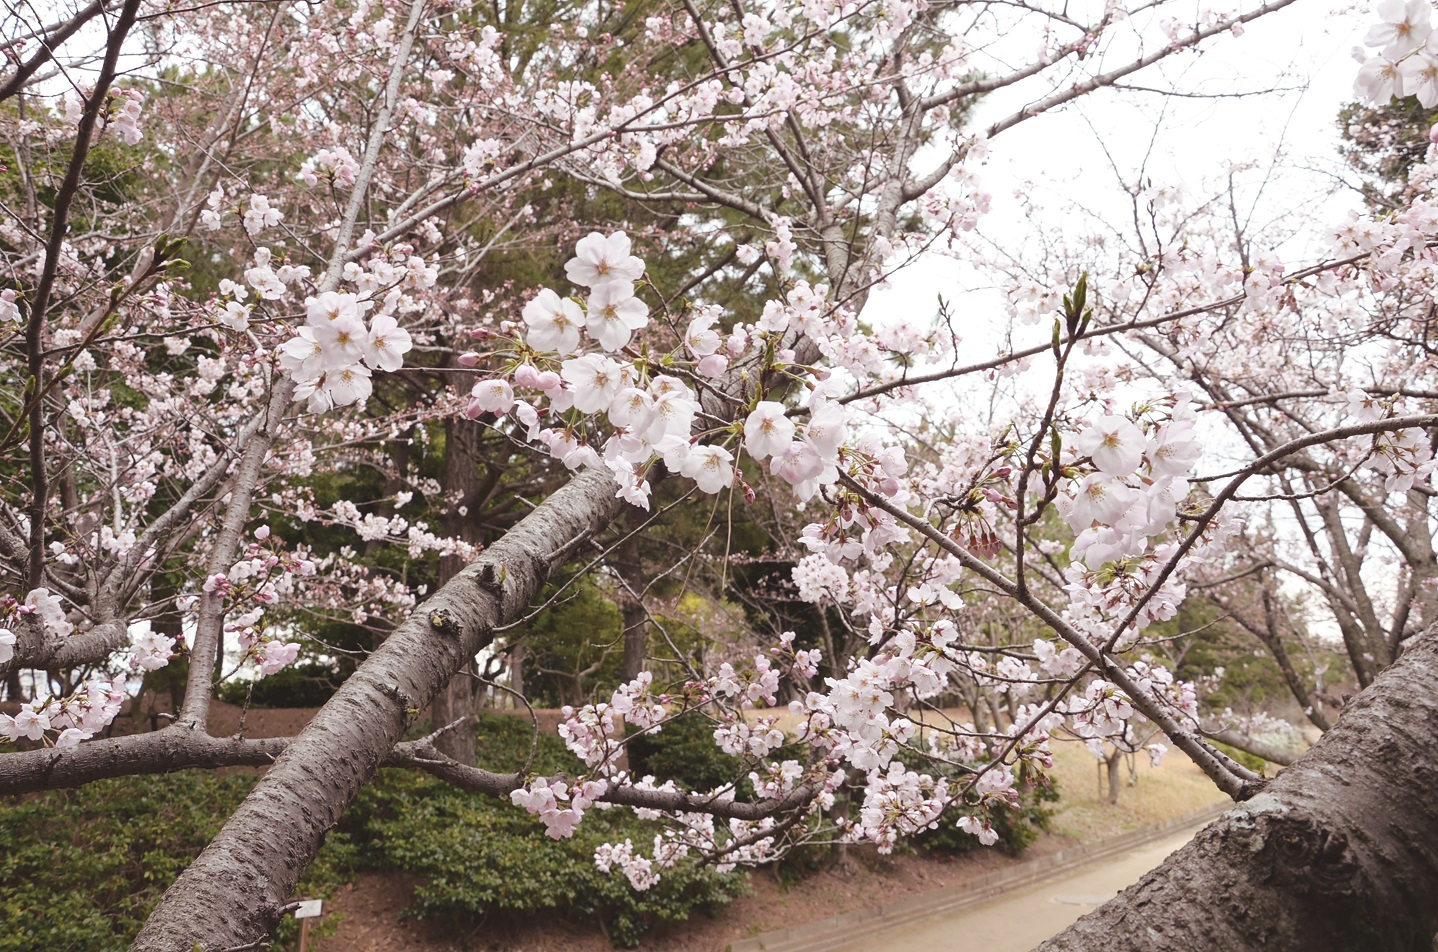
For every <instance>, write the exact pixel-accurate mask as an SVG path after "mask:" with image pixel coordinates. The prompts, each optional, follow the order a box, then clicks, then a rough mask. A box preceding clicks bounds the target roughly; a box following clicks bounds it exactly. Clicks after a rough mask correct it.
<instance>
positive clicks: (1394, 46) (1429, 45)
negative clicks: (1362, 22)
mask: <svg viewBox="0 0 1438 952" xmlns="http://www.w3.org/2000/svg"><path fill="white" fill-rule="evenodd" d="M1432 15H1433V8H1432V5H1431V4H1430V3H1429V2H1428V0H1381V2H1380V3H1379V4H1378V16H1379V22H1378V23H1376V24H1374V25H1373V26H1372V27H1370V28H1369V30H1368V34H1367V35H1366V36H1365V37H1364V38H1363V42H1364V44H1365V45H1367V46H1369V47H1372V48H1374V49H1377V50H1379V52H1378V53H1377V54H1376V55H1373V56H1364V55H1363V54H1362V53H1359V52H1357V51H1355V53H1356V56H1357V58H1358V59H1359V62H1361V63H1362V64H1363V65H1362V66H1361V67H1360V68H1359V70H1358V78H1357V79H1356V80H1355V81H1354V84H1353V88H1354V91H1355V92H1357V93H1358V95H1359V96H1360V97H1362V98H1363V99H1366V100H1368V101H1369V102H1372V103H1376V104H1379V105H1381V104H1383V103H1386V102H1388V101H1389V100H1390V99H1393V98H1395V97H1397V98H1402V97H1403V96H1417V97H1418V101H1419V102H1420V103H1422V104H1423V105H1424V106H1426V107H1428V108H1430V109H1431V108H1432V107H1433V106H1438V38H1435V35H1434V32H1433V26H1432V23H1431V22H1430V21H1431V19H1432Z"/></svg>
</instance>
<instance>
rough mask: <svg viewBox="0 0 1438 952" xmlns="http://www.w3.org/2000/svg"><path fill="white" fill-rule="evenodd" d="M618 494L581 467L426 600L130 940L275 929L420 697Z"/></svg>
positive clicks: (165, 943)
mask: <svg viewBox="0 0 1438 952" xmlns="http://www.w3.org/2000/svg"><path fill="white" fill-rule="evenodd" d="M619 505H620V503H619V501H618V500H617V499H616V498H615V486H614V483H613V481H612V480H611V479H610V478H609V474H608V473H607V472H606V471H602V470H601V471H589V472H586V473H583V474H581V475H579V476H578V477H576V478H575V479H574V480H572V481H571V482H570V483H568V484H567V485H566V486H565V487H564V488H562V489H560V490H559V491H558V492H556V493H554V494H553V495H552V496H550V497H549V498H548V499H546V500H545V501H544V502H543V503H542V504H540V505H539V506H538V507H537V508H536V509H535V510H534V511H533V512H531V513H530V514H529V515H528V516H526V517H525V518H524V519H523V520H522V521H520V522H519V524H517V525H516V526H515V527H514V528H513V529H512V530H510V532H508V533H507V534H506V535H505V536H504V538H502V539H500V540H499V541H498V542H496V543H495V544H494V545H493V546H492V547H490V549H489V550H488V551H486V552H485V553H484V554H483V555H482V556H480V558H478V559H477V560H475V562H473V563H472V564H470V565H469V566H468V567H467V568H465V569H464V570H463V571H462V572H460V573H459V574H458V575H456V576H455V577H454V578H453V579H452V580H451V581H450V582H449V583H448V584H446V585H445V586H443V587H442V588H441V589H440V590H439V591H438V592H436V593H435V595H434V597H433V598H431V599H429V600H428V601H427V602H425V603H424V604H423V605H422V606H420V608H419V609H418V610H417V611H416V612H415V613H414V614H413V615H411V616H410V617H409V618H408V619H407V620H406V621H405V622H404V623H403V624H402V625H400V626H399V628H397V629H396V630H395V632H394V633H393V634H392V635H390V637H389V638H388V639H387V640H386V641H385V642H384V644H383V645H381V646H380V648H379V650H377V651H376V652H375V653H374V654H372V655H371V656H370V657H369V658H368V659H367V660H366V661H365V662H364V664H362V665H361V666H360V667H359V669H358V670H357V671H356V672H355V673H354V674H353V675H352V676H351V677H350V678H349V680H347V681H346V682H345V683H344V685H343V686H342V687H341V688H340V690H339V691H337V692H336V693H335V695H334V697H332V698H331V699H330V701H329V702H328V703H326V704H325V706H324V707H323V708H321V709H320V712H319V714H317V715H316V716H315V719H314V720H313V721H311V722H310V724H309V726H307V727H306V728H305V729H304V730H303V731H302V732H301V733H300V734H299V735H298V736H297V737H296V738H295V740H294V742H293V743H291V744H290V745H289V747H288V748H287V749H286V750H285V752H284V753H283V754H282V755H281V756H280V757H279V759H278V760H277V761H276V762H275V765H274V767H272V768H271V769H270V770H269V771H268V772H267V773H266V774H265V776H264V778H263V779H262V780H261V781H260V782H259V783H258V784H257V785H256V786H255V788H254V790H253V791H252V792H251V793H250V795H249V796H248V797H246V798H245V800H244V802H243V803H241V804H240V807H239V809H237V810H236V811H235V813H234V815H233V816H231V817H230V819H229V821H228V822H227V823H226V824H225V826H224V828H223V829H222V830H221V831H220V832H219V834H218V835H217V836H216V837H215V839H214V840H213V841H211V843H210V845H209V846H207V847H206V848H205V851H204V852H203V853H201V854H200V856H199V858H197V859H196V860H195V862H194V863H192V864H191V865H190V867H189V868H188V869H186V870H185V871H184V872H183V873H182V874H180V877H179V878H178V879H177V880H176V881H175V882H174V883H173V884H172V885H171V886H170V888H169V889H168V890H166V892H165V895H164V896H163V897H162V898H161V900H160V902H159V904H158V905H157V906H156V907H155V910H154V911H153V912H152V913H151V915H150V918H149V921H147V922H146V923H145V927H144V929H142V930H141V932H140V934H139V936H138V937H137V938H136V939H135V942H134V944H133V945H132V946H131V949H133V950H144V952H160V950H164V952H194V950H195V949H196V948H199V949H204V950H208V952H218V950H221V949H229V948H234V947H237V946H245V945H247V944H249V943H253V942H255V941H256V940H258V939H260V938H262V937H263V936H265V935H266V934H268V933H269V932H270V931H272V930H273V929H274V927H275V925H276V924H277V922H278V920H279V915H280V909H281V907H282V906H283V905H284V903H285V901H286V900H287V899H289V897H290V894H291V892H292V891H293V890H294V888H295V884H296V883H297V882H298V881H299V878H300V876H301V874H302V873H303V872H304V870H305V868H306V867H308V866H309V864H310V862H311V861H312V860H313V859H314V857H315V854H316V853H317V852H319V849H320V846H321V845H322V844H323V843H324V838H325V835H326V834H327V833H328V832H329V831H330V829H332V828H333V827H334V825H335V824H336V823H338V822H339V818H340V816H341V814H342V813H343V812H344V810H345V808H346V807H347V806H348V805H349V803H350V801H351V800H353V799H354V796H355V794H357V793H358V792H359V790H360V788H361V787H363V786H364V784H366V783H367V782H368V781H369V780H370V778H371V777H372V776H373V775H374V772H375V770H376V769H377V768H378V767H379V765H380V763H381V762H382V761H383V760H384V759H385V757H386V755H387V754H388V753H389V752H390V749H391V748H392V747H394V745H395V743H396V742H397V741H398V740H399V739H400V738H401V737H402V736H403V734H404V731H405V730H406V728H408V727H409V726H410V724H411V723H412V721H413V719H414V718H415V717H416V716H417V715H418V713H419V710H420V709H422V708H423V707H425V706H426V705H427V704H429V703H430V701H431V700H432V699H433V698H434V696H435V694H436V693H437V692H438V691H439V690H440V688H441V687H442V686H443V685H444V684H445V683H446V682H447V681H448V680H449V679H450V678H451V677H452V676H453V675H454V674H455V672H457V671H458V670H459V669H460V668H461V667H462V666H463V665H464V664H465V663H466V662H467V661H468V660H469V659H470V658H472V657H473V656H474V654H475V653H476V652H477V651H479V649H480V648H482V647H483V646H485V645H486V644H488V643H489V642H490V640H491V638H492V637H493V635H492V632H493V629H494V627H495V626H497V625H501V624H504V623H505V622H507V621H509V620H511V619H513V618H515V617H517V616H518V615H519V614H520V613H522V612H523V611H524V610H525V608H526V607H527V606H528V605H529V603H530V600H531V599H533V598H534V597H535V596H536V595H537V594H538V593H539V590H540V588H541V587H542V586H543V584H544V582H545V581H546V580H547V579H548V577H549V574H550V572H551V570H552V569H553V568H554V565H553V564H552V562H554V561H556V560H562V559H563V558H565V557H567V556H568V555H569V554H570V553H571V552H572V551H573V550H574V548H575V541H576V540H578V539H581V538H583V537H586V536H588V535H590V534H592V533H594V532H596V531H598V530H599V529H601V528H603V527H604V526H605V525H607V524H608V523H609V522H610V521H612V520H613V519H614V517H615V516H616V515H617V511H618V508H619ZM550 553H554V554H555V556H554V557H552V556H551V555H550Z"/></svg>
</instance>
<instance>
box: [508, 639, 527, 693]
mask: <svg viewBox="0 0 1438 952" xmlns="http://www.w3.org/2000/svg"><path fill="white" fill-rule="evenodd" d="M524 655H525V650H524V645H523V644H517V645H515V646H514V647H513V648H511V649H510V650H509V689H510V690H511V691H513V692H514V694H515V695H517V696H512V697H511V698H510V701H509V704H508V705H505V706H508V707H514V708H517V707H519V698H521V697H524Z"/></svg>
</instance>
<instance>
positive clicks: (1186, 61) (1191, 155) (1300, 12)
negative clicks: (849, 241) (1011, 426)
mask: <svg viewBox="0 0 1438 952" xmlns="http://www.w3.org/2000/svg"><path fill="white" fill-rule="evenodd" d="M1371 19H1374V17H1373V16H1372V15H1371V14H1370V13H1369V8H1368V7H1367V6H1366V5H1363V4H1360V5H1359V6H1358V8H1356V9H1355V7H1354V5H1353V4H1352V3H1344V4H1339V3H1336V2H1335V0H1299V2H1297V3H1295V4H1293V5H1292V6H1290V7H1288V8H1286V9H1284V10H1282V11H1279V12H1278V13H1276V14H1272V15H1270V16H1268V17H1265V18H1263V19H1260V20H1258V21H1256V22H1254V23H1252V24H1249V25H1248V27H1247V29H1246V32H1245V33H1244V35H1243V36H1242V37H1238V38H1233V37H1227V36H1225V37H1222V38H1216V39H1214V40H1210V41H1209V43H1208V44H1207V46H1206V47H1205V48H1204V49H1203V51H1202V52H1200V53H1198V54H1187V53H1186V54H1179V55H1178V56H1176V57H1174V58H1173V59H1172V60H1171V61H1169V62H1167V63H1162V64H1159V65H1158V66H1156V67H1152V68H1150V69H1149V70H1148V71H1146V72H1143V73H1139V74H1137V75H1136V76H1134V77H1132V78H1131V80H1130V81H1131V82H1132V83H1133V84H1135V85H1143V86H1148V87H1153V88H1172V89H1179V90H1183V91H1185V92H1190V93H1193V92H1198V93H1205V94H1226V95H1225V98H1218V99H1207V98H1176V97H1165V96H1160V95H1155V94H1151V93H1149V94H1144V93H1137V92H1117V91H1113V90H1104V91H1099V92H1097V93H1094V94H1092V95H1090V96H1087V97H1083V98H1081V99H1079V100H1077V101H1075V102H1073V103H1071V104H1069V105H1067V106H1065V107H1062V108H1059V109H1056V110H1054V111H1052V112H1048V113H1045V114H1043V115H1040V116H1036V117H1034V118H1031V119H1028V120H1026V121H1025V122H1022V123H1020V124H1019V125H1017V126H1015V127H1013V128H1011V129H1009V130H1008V131H1006V132H1004V133H1002V134H1001V135H999V136H998V137H996V138H995V139H994V140H993V143H992V146H991V149H992V152H991V157H990V159H989V162H988V164H987V166H986V167H985V168H984V169H983V172H982V178H983V183H984V186H985V188H986V190H987V191H989V192H990V193H991V194H992V195H993V206H992V210H991V211H990V213H989V214H988V215H987V216H985V217H984V219H983V220H982V221H981V222H980V224H979V231H980V232H981V233H982V234H983V235H984V236H986V237H988V238H990V239H992V240H993V241H994V242H995V243H996V244H998V245H999V246H1001V247H1005V248H1017V247H1018V246H1019V245H1021V244H1022V243H1023V240H1024V238H1025V237H1026V236H1027V235H1028V234H1029V233H1030V229H1032V228H1033V227H1034V224H1035V223H1034V222H1031V221H1030V220H1029V218H1028V217H1027V216H1026V214H1024V213H1023V211H1022V210H1021V205H1020V203H1019V201H1018V199H1017V198H1016V197H1015V193H1016V192H1024V193H1027V194H1028V195H1030V196H1031V197H1035V198H1037V199H1038V200H1039V201H1041V202H1042V203H1043V204H1045V205H1047V206H1049V208H1050V210H1051V211H1050V215H1049V216H1047V217H1046V218H1045V219H1043V220H1041V221H1040V222H1038V225H1039V226H1040V227H1043V228H1048V229H1053V228H1069V229H1070V230H1074V229H1087V228H1090V227H1091V221H1092V220H1090V221H1075V220H1074V218H1073V216H1072V213H1071V212H1070V213H1069V214H1067V215H1065V214H1063V207H1064V206H1066V205H1067V204H1068V203H1069V202H1071V201H1081V202H1082V203H1083V204H1084V205H1086V206H1088V207H1089V208H1091V209H1092V210H1093V211H1094V212H1095V213H1096V214H1097V215H1098V216H1100V217H1102V218H1104V219H1106V220H1125V219H1127V218H1128V217H1129V214H1130V212H1129V206H1128V204H1127V201H1126V198H1125V196H1124V195H1123V194H1122V192H1120V191H1119V182H1118V178H1117V176H1116V174H1115V172H1114V165H1115V164H1117V165H1118V166H1119V168H1121V169H1123V171H1124V175H1125V178H1126V179H1127V181H1130V182H1133V181H1136V180H1137V179H1138V171H1139V169H1140V168H1142V169H1143V170H1144V173H1145V177H1146V178H1148V179H1151V180H1152V181H1153V182H1154V183H1155V184H1165V185H1180V186H1182V187H1183V188H1184V189H1185V190H1186V191H1188V192H1190V193H1195V194H1205V193H1208V192H1211V191H1213V190H1214V189H1213V188H1212V186H1214V184H1215V183H1217V182H1219V181H1221V180H1222V179H1223V177H1224V176H1225V175H1226V170H1227V168H1228V167H1229V166H1230V164H1232V163H1235V162H1243V161H1247V160H1252V161H1254V162H1257V163H1259V164H1260V166H1263V167H1265V168H1266V167H1271V166H1272V165H1273V162H1274V158H1275V156H1276V155H1277V154H1278V150H1279V148H1280V147H1281V148H1282V150H1283V162H1282V165H1281V166H1280V167H1279V168H1278V169H1277V170H1276V171H1275V174H1274V175H1273V177H1272V179H1271V182H1270V183H1269V184H1268V185H1267V186H1265V188H1264V190H1263V193H1262V197H1261V199H1260V203H1259V207H1258V210H1257V214H1256V216H1255V218H1256V220H1259V221H1261V220H1263V219H1265V218H1266V216H1268V215H1271V214H1273V213H1274V211H1276V210H1287V209H1288V208H1290V207H1293V206H1297V205H1300V204H1302V203H1305V202H1310V201H1312V200H1313V197H1314V195H1315V194H1318V193H1320V192H1325V191H1327V189H1328V188H1330V187H1331V185H1332V179H1331V178H1326V177H1324V176H1323V175H1321V174H1317V173H1315V172H1314V171H1306V169H1307V168H1309V167H1311V168H1315V169H1330V170H1331V169H1334V168H1337V166H1338V164H1339V163H1338V158H1337V144H1338V133H1337V125H1336V120H1337V115H1338V110H1339V109H1340V108H1341V107H1342V105H1343V104H1345V103H1347V102H1349V101H1351V100H1352V99H1353V98H1354V96H1353V92H1352V90H1353V79H1354V76H1355V75H1356V73H1357V67H1358V64H1357V63H1356V62H1355V61H1354V60H1353V59H1352V57H1351V55H1350V50H1351V49H1352V48H1353V47H1354V46H1356V45H1358V44H1359V43H1360V41H1361V38H1362V36H1363V33H1364V32H1365V31H1366V30H1367V27H1368V24H1369V22H1370V20H1371ZM1278 88H1286V89H1288V90H1289V91H1287V92H1277V93H1273V94H1268V95H1254V96H1248V97H1233V96H1232V94H1233V93H1238V92H1255V91H1263V90H1269V89H1278ZM1044 91H1046V90H1044V89H1040V88H1035V87H1034V86H1024V87H1015V88H1013V89H1008V90H1002V91H1000V92H998V93H995V94H992V95H991V96H989V97H988V98H986V99H985V100H983V101H982V102H981V103H980V105H979V108H978V110H977V113H976V115H975V117H974V122H973V126H974V127H975V128H977V127H980V126H982V125H984V124H987V123H989V122H992V121H994V120H995V119H998V118H1001V117H1003V116H1006V115H1008V114H1010V113H1012V112H1014V111H1015V110H1016V109H1018V108H1019V107H1021V106H1022V105H1024V104H1025V102H1027V101H1029V100H1031V99H1033V98H1036V96H1038V95H1042V93H1043V92H1044ZM1100 138H1101V140H1102V145H1100ZM1105 150H1107V153H1108V155H1105ZM1109 156H1111V157H1112V160H1113V161H1112V162H1111V161H1110V158H1109ZM921 164H922V163H921ZM1250 179H1251V180H1252V181H1254V182H1256V181H1257V173H1255V174H1253V175H1251V176H1250ZM1357 204H1358V203H1357V199H1356V197H1355V196H1352V195H1340V196H1334V197H1333V198H1331V199H1330V200H1328V201H1327V202H1326V203H1325V204H1324V205H1323V207H1321V208H1319V209H1315V221H1316V224H1315V228H1314V229H1313V230H1312V232H1311V234H1312V235H1313V239H1314V240H1313V241H1312V242H1311V243H1310V244H1309V245H1308V246H1307V247H1297V246H1292V245H1290V246H1289V247H1287V248H1284V249H1283V252H1284V255H1283V256H1284V258H1285V259H1286V260H1289V259H1291V260H1292V261H1294V262H1297V261H1300V260H1305V259H1307V258H1309V257H1313V256H1321V255H1322V253H1323V250H1324V249H1323V246H1322V243H1321V240H1322V236H1321V232H1320V229H1319V228H1318V227H1317V224H1322V225H1327V224H1336V223H1337V222H1338V221H1341V220H1342V218H1343V215H1344V213H1345V211H1346V209H1347V208H1349V207H1352V206H1356V205H1357ZM965 283H968V284H970V285H972V283H973V278H971V277H970V278H968V279H967V280H966V279H965V277H964V269H962V268H961V267H959V266H958V265H957V264H956V263H955V262H954V261H953V260H952V259H947V258H944V257H942V256H939V255H929V256H927V257H925V258H924V259H922V260H920V261H919V262H917V263H915V264H914V265H912V266H910V267H909V268H908V269H906V270H905V271H903V272H901V273H900V274H899V275H897V276H896V277H895V278H894V279H893V281H892V286H891V287H890V288H887V289H884V290H882V291H880V292H879V293H877V294H876V295H875V296H874V300H872V301H871V303H870V305H869V309H868V311H867V313H866V317H870V318H871V319H877V320H880V321H882V319H883V318H882V315H884V314H887V313H892V314H900V315H908V316H911V317H912V316H919V315H922V316H924V317H927V316H928V315H929V314H931V313H932V312H933V306H934V301H935V297H936V295H937V294H939V293H941V292H942V293H943V294H944V296H945V297H947V298H950V299H952V300H962V301H963V302H964V307H963V308H962V309H961V311H968V312H969V313H970V314H972V315H973V317H974V318H975V319H976V320H975V324H976V325H979V324H980V322H981V324H982V325H988V326H991V327H994V328H995V329H998V325H1000V324H1001V318H1002V313H1003V312H1002V305H1001V303H1000V302H999V300H998V299H997V298H996V297H995V296H994V295H993V294H991V293H990V294H978V295H975V294H973V293H967V294H964V293H961V291H963V290H964V289H963V288H962V287H961V286H962V285H963V284H965ZM971 330H979V326H971ZM1035 333H1036V334H1038V335H1040V337H1046V336H1047V335H1048V333H1049V328H1047V327H1042V328H1038V329H1037V330H1036V331H1035ZM994 340H995V341H996V340H997V338H994ZM975 343H978V342H977V341H975Z"/></svg>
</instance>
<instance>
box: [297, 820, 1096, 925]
mask: <svg viewBox="0 0 1438 952" xmlns="http://www.w3.org/2000/svg"><path fill="white" fill-rule="evenodd" d="M1073 843H1074V841H1073V840H1071V839H1068V838H1067V837H1062V836H1057V835H1054V834H1044V835H1042V836H1041V837H1040V838H1039V841H1038V842H1037V843H1035V844H1034V845H1033V846H1031V847H1029V849H1028V850H1027V851H1026V852H1025V853H1024V854H1023V856H1022V857H1021V858H1014V857H1011V856H1007V855H1005V854H1003V853H1001V852H999V851H997V850H975V851H973V852H971V853H967V854H965V855H963V856H960V857H958V858H956V859H935V858H931V857H926V856H917V855H893V856H879V855H877V854H876V853H873V852H869V851H853V852H851V855H852V856H854V862H852V863H851V864H850V869H849V871H848V872H840V871H835V870H831V871H827V872H821V873H817V874H815V875H813V876H810V877H809V878H807V879H805V880H802V881H800V882H798V883H796V884H793V885H791V886H788V887H785V886H783V885H781V884H780V882H779V881H778V878H777V877H776V876H775V875H774V874H773V873H772V872H771V871H769V870H755V871H752V872H751V873H750V874H749V884H750V893H751V894H750V895H749V896H746V897H744V898H742V899H736V900H735V901H733V902H731V903H729V905H727V906H725V907H723V908H722V909H720V911H719V913H718V915H717V916H716V917H715V918H713V919H709V918H705V917H703V916H700V917H698V918H695V919H691V920H690V921H688V922H685V923H683V924H680V925H676V926H673V927H669V928H664V929H658V930H655V931H654V932H652V933H650V934H649V935H647V936H645V938H644V941H643V943H642V945H641V948H646V949H663V950H665V952H716V950H718V949H723V948H724V947H725V946H727V945H729V944H730V943H732V942H736V941H738V940H740V939H745V938H748V937H750V936H754V935H758V934H760V933H763V932H768V931H770V930H773V929H782V928H785V927H787V926H792V925H797V924H799V923H804V922H812V921H815V920H818V919H825V918H828V917H830V916H836V915H840V914H842V913H845V912H850V911H853V910H857V909H867V908H870V907H872V906H876V905H879V904H881V903H882V902H883V901H884V899H885V898H886V897H892V896H905V895H911V894H913V893H919V892H926V891H928V890H931V889H941V888H945V887H951V886H958V885H962V884H963V883H965V882H967V881H970V880H972V879H975V878H977V877H980V876H984V875H987V874H989V873H992V872H994V871H995V870H998V869H1001V868H1003V867H1004V866H1008V865H1010V864H1012V863H1015V862H1020V861H1022V859H1032V858H1034V857H1036V856H1045V855H1047V854H1049V853H1052V852H1054V851H1056V850H1060V849H1063V848H1064V847H1065V846H1071V845H1073ZM414 886H415V879H414V878H412V877H404V876H384V875H377V874H363V875H361V876H360V877H359V880H358V881H357V882H356V883H353V884H351V885H350V886H348V887H345V888H343V889H342V890H341V891H340V892H339V893H338V894H337V895H335V896H334V897H333V898H332V899H331V900H330V901H329V902H327V903H326V904H325V914H326V917H329V916H336V915H338V916H341V917H343V918H342V919H340V921H339V924H338V930H337V932H336V933H335V935H333V936H330V937H328V938H325V939H320V940H317V941H315V942H314V943H313V944H312V948H313V949H314V950H315V952H491V950H493V952H499V950H504V952H612V950H613V948H614V947H613V946H612V945H611V944H610V942H609V940H608V939H607V938H606V937H605V936H604V934H603V932H601V931H600V929H599V928H598V927H597V925H595V924H593V923H585V922H568V921H565V920H563V919H561V918H558V917H556V918H555V919H554V920H551V921H544V922H529V923H522V924H519V923H513V922H501V921H494V922H483V923H479V924H478V925H473V924H471V925H467V926H455V925H454V924H452V923H441V922H425V921H418V920H402V919H401V914H402V913H403V911H404V908H405V906H406V905H407V904H408V902H409V897H410V894H411V892H412V891H413V889H414Z"/></svg>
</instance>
